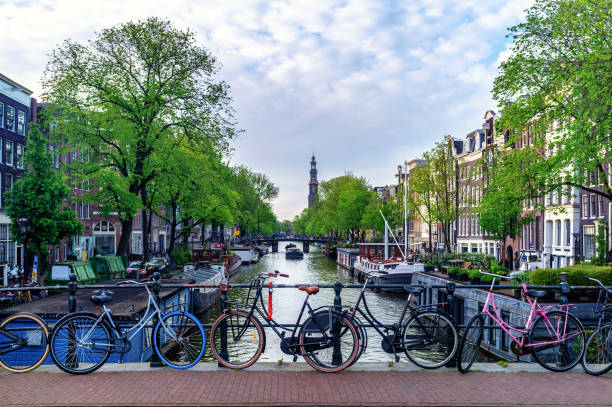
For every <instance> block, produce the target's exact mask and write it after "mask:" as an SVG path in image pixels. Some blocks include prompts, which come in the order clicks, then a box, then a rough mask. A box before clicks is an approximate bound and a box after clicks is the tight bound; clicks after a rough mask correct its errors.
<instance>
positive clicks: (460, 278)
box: [457, 269, 470, 281]
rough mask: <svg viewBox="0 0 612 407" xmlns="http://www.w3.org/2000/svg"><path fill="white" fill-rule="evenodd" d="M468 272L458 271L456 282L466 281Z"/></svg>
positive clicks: (464, 270)
mask: <svg viewBox="0 0 612 407" xmlns="http://www.w3.org/2000/svg"><path fill="white" fill-rule="evenodd" d="M469 274H470V270H468V269H460V270H459V272H458V273H457V281H468V279H469Z"/></svg>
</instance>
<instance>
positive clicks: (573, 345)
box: [457, 270, 585, 373]
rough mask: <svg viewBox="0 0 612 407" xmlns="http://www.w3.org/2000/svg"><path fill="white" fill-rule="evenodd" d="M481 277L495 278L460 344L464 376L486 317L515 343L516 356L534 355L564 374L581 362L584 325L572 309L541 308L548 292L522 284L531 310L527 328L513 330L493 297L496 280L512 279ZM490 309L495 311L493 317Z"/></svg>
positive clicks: (475, 352) (513, 347)
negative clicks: (515, 334)
mask: <svg viewBox="0 0 612 407" xmlns="http://www.w3.org/2000/svg"><path fill="white" fill-rule="evenodd" d="M480 273H481V274H485V275H489V276H493V281H492V283H491V287H490V289H489V293H488V295H487V299H486V301H485V304H484V306H483V308H482V311H481V312H480V313H478V314H476V315H474V316H473V317H472V319H471V320H470V322H469V323H468V325H467V327H466V328H465V331H464V333H463V336H462V337H461V341H460V342H459V350H458V351H457V367H458V369H459V371H460V372H461V373H465V372H467V371H468V370H469V369H470V367H471V366H472V364H473V363H474V361H475V360H476V357H477V356H478V351H479V349H480V342H481V341H482V336H483V332H484V322H485V316H488V317H489V319H490V320H491V321H492V322H493V323H494V324H495V325H497V326H498V327H500V328H501V329H502V330H503V331H504V332H505V333H506V334H507V335H508V337H509V338H510V339H511V340H512V343H511V348H512V351H513V352H514V353H515V354H516V355H525V354H531V355H532V356H533V358H534V359H535V360H536V362H538V363H539V364H540V365H541V366H542V367H544V368H546V369H548V370H552V371H555V372H564V371H566V370H569V369H571V368H573V367H574V366H576V364H578V362H580V360H581V358H582V353H583V352H584V343H585V340H584V339H585V334H584V328H583V326H582V323H581V322H580V321H579V320H578V319H577V318H576V317H575V316H573V315H572V314H570V313H569V308H570V306H571V305H569V304H568V305H559V306H544V307H542V306H540V305H539V304H538V298H542V297H544V296H546V295H547V292H546V291H536V290H528V289H527V286H526V285H525V284H522V285H521V298H522V299H523V301H525V300H527V302H528V303H529V307H530V309H531V310H530V312H529V318H528V319H527V321H526V323H525V328H518V327H513V326H511V325H509V324H508V323H506V322H505V321H504V320H503V319H502V318H501V316H500V315H499V312H498V311H497V308H496V307H495V299H494V295H493V286H494V285H495V279H496V278H504V279H507V280H511V279H512V277H505V276H500V275H497V274H491V273H486V272H483V271H482V270H480ZM532 298H534V300H532ZM489 307H491V308H492V309H493V313H492V312H491V311H490V310H489ZM523 319H525V315H523ZM511 331H514V332H516V333H518V335H517V336H518V337H517V336H514V335H512V333H511Z"/></svg>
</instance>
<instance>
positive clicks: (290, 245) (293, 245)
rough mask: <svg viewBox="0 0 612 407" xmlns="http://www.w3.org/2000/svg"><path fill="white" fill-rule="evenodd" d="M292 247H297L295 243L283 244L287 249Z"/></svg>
mask: <svg viewBox="0 0 612 407" xmlns="http://www.w3.org/2000/svg"><path fill="white" fill-rule="evenodd" d="M293 247H297V246H296V245H295V243H289V244H288V245H286V246H285V250H289V249H291V248H293Z"/></svg>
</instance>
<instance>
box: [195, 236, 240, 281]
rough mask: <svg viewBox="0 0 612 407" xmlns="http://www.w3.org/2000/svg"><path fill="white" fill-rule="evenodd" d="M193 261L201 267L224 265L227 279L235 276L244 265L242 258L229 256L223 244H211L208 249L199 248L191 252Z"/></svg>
mask: <svg viewBox="0 0 612 407" xmlns="http://www.w3.org/2000/svg"><path fill="white" fill-rule="evenodd" d="M191 256H192V260H193V261H194V262H195V263H197V264H198V265H200V266H203V267H209V266H211V265H223V268H224V271H225V275H226V276H227V277H229V276H231V275H232V274H234V273H235V272H236V271H237V270H238V269H239V268H240V265H241V264H242V259H241V258H240V256H238V255H236V254H233V255H231V256H230V255H228V254H227V253H226V252H225V251H224V250H223V244H222V243H210V244H209V246H208V247H199V248H195V249H192V250H191Z"/></svg>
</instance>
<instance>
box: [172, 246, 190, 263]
mask: <svg viewBox="0 0 612 407" xmlns="http://www.w3.org/2000/svg"><path fill="white" fill-rule="evenodd" d="M170 257H172V258H173V259H174V261H175V262H176V264H185V263H189V262H190V261H191V250H189V249H175V250H173V251H172V253H170Z"/></svg>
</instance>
